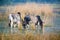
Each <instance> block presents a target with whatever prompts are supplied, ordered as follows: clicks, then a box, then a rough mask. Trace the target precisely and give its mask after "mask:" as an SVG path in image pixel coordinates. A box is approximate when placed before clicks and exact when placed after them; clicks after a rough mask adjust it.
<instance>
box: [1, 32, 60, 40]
mask: <svg viewBox="0 0 60 40" xmlns="http://www.w3.org/2000/svg"><path fill="white" fill-rule="evenodd" d="M0 40H60V34H45V35H42V34H35V35H34V34H32V33H27V34H24V35H21V34H7V35H6V34H0Z"/></svg>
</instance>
